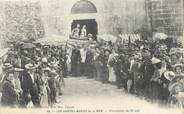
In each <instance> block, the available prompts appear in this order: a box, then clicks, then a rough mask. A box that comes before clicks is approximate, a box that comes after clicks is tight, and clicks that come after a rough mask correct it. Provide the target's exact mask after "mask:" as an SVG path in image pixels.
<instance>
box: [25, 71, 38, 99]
mask: <svg viewBox="0 0 184 114" xmlns="http://www.w3.org/2000/svg"><path fill="white" fill-rule="evenodd" d="M21 87H22V90H23V95H27V94H30V95H31V99H32V100H33V101H34V100H38V99H39V93H40V81H39V77H38V75H36V74H35V75H34V83H33V81H32V79H31V76H30V75H29V73H27V72H24V73H23V76H22V78H21Z"/></svg>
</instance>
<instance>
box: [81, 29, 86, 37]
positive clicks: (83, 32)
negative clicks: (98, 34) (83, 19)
mask: <svg viewBox="0 0 184 114" xmlns="http://www.w3.org/2000/svg"><path fill="white" fill-rule="evenodd" d="M85 36H86V29H82V30H81V34H80V38H84V37H85Z"/></svg>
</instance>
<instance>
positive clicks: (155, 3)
mask: <svg viewBox="0 0 184 114" xmlns="http://www.w3.org/2000/svg"><path fill="white" fill-rule="evenodd" d="M146 5H147V14H148V19H149V22H150V26H151V28H152V30H153V31H154V30H156V31H161V32H164V33H166V34H167V35H169V36H170V37H171V38H173V39H174V41H180V40H181V39H182V35H183V30H184V24H183V23H184V18H183V16H184V9H183V8H184V5H183V0H146Z"/></svg>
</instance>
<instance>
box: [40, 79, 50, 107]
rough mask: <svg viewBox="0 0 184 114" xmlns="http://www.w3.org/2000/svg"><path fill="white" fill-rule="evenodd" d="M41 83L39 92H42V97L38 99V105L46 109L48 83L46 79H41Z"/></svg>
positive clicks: (47, 104)
mask: <svg viewBox="0 0 184 114" xmlns="http://www.w3.org/2000/svg"><path fill="white" fill-rule="evenodd" d="M42 81H43V85H42V86H41V92H42V96H41V99H40V105H41V107H48V106H49V103H48V93H47V87H48V81H47V78H46V77H44V76H43V77H42Z"/></svg>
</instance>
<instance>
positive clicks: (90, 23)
mask: <svg viewBox="0 0 184 114" xmlns="http://www.w3.org/2000/svg"><path fill="white" fill-rule="evenodd" d="M77 24H80V29H82V26H83V25H86V30H87V34H92V35H93V36H94V38H95V40H96V35H97V33H98V29H97V26H98V25H97V22H96V20H95V19H81V20H73V22H72V24H71V30H73V28H75V27H76V26H77ZM79 34H80V33H79Z"/></svg>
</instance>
